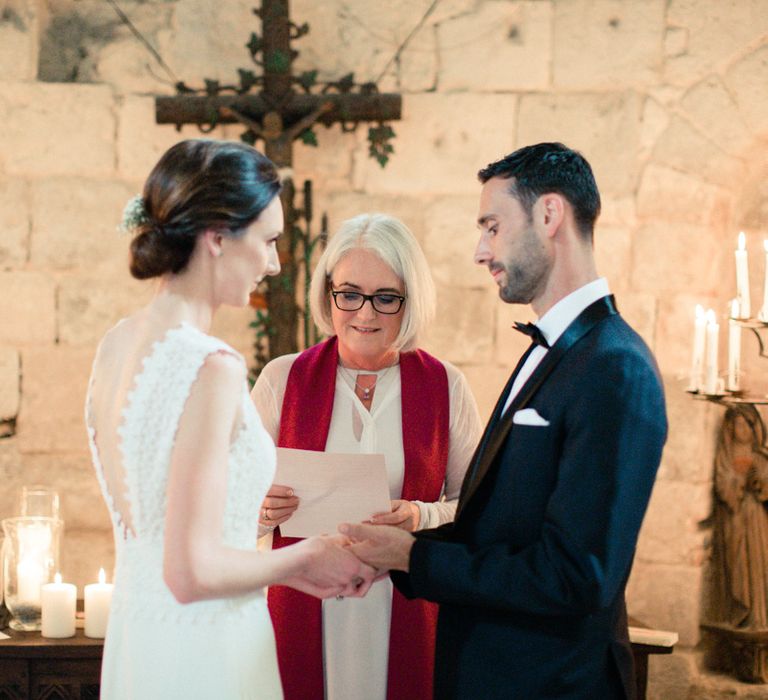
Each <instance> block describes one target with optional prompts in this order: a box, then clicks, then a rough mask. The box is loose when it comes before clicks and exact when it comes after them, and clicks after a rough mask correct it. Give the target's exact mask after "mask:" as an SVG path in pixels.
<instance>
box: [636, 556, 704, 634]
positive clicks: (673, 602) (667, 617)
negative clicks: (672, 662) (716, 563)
mask: <svg viewBox="0 0 768 700" xmlns="http://www.w3.org/2000/svg"><path fill="white" fill-rule="evenodd" d="M701 590H702V586H701V568H700V567H698V566H690V565H681V564H645V563H643V562H640V561H636V562H635V564H634V566H633V567H632V574H631V576H630V577H629V582H628V584H627V595H626V597H627V611H628V612H629V614H630V615H632V617H636V618H637V619H638V620H642V621H643V622H644V623H645V624H646V625H648V626H649V627H654V628H656V629H662V630H672V631H674V632H677V633H678V635H680V644H681V645H682V646H695V645H696V643H697V642H698V640H699V619H700V614H699V611H700V608H701V604H700V601H701Z"/></svg>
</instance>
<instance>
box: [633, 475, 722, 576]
mask: <svg viewBox="0 0 768 700" xmlns="http://www.w3.org/2000/svg"><path fill="white" fill-rule="evenodd" d="M711 495H712V488H711V485H710V484H708V483H704V484H701V483H699V484H689V483H684V482H681V481H657V482H656V485H655V486H654V489H653V495H652V496H651V502H650V503H649V505H648V511H647V512H646V514H645V519H644V520H643V527H642V529H641V531H640V539H639V540H638V543H637V554H636V557H637V561H638V562H642V563H643V564H671V565H683V566H701V565H702V564H703V562H704V558H705V551H704V546H705V539H706V534H705V533H704V532H703V531H701V530H700V529H699V523H700V522H701V521H702V520H705V519H706V518H707V517H708V516H709V514H710V511H711V507H712V501H711Z"/></svg>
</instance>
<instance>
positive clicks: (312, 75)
mask: <svg viewBox="0 0 768 700" xmlns="http://www.w3.org/2000/svg"><path fill="white" fill-rule="evenodd" d="M296 82H298V84H299V85H301V87H303V88H304V90H306V91H307V92H309V91H310V90H311V89H312V87H313V86H314V85H315V84H316V83H317V71H316V70H307V71H304V72H303V73H302V74H301V75H300V76H299V77H298V78H296Z"/></svg>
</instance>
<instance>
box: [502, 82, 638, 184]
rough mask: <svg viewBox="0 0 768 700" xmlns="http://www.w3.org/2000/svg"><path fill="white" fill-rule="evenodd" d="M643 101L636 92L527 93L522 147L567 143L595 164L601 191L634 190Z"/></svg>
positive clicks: (519, 142)
mask: <svg viewBox="0 0 768 700" xmlns="http://www.w3.org/2000/svg"><path fill="white" fill-rule="evenodd" d="M641 111H642V103H641V100H640V99H639V97H638V95H637V94H635V93H631V92H616V93H603V94H546V95H525V96H523V97H522V98H521V100H520V116H519V126H518V130H517V138H516V143H517V145H518V146H525V145H528V144H532V143H538V142H541V141H562V142H563V143H565V144H566V145H567V146H570V147H571V148H575V149H577V150H579V151H581V153H582V154H583V155H584V156H585V157H586V158H587V160H589V162H590V164H591V165H592V169H593V170H594V173H595V178H596V179H597V184H598V187H599V188H600V191H601V192H603V193H605V194H606V195H609V196H612V197H617V196H618V197H621V196H626V195H629V194H631V193H633V192H634V189H635V185H636V179H637V172H636V171H637V161H636V156H635V152H636V150H637V147H638V142H639V138H640V116H641Z"/></svg>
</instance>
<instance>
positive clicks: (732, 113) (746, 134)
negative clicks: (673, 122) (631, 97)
mask: <svg viewBox="0 0 768 700" xmlns="http://www.w3.org/2000/svg"><path fill="white" fill-rule="evenodd" d="M764 59H765V60H764V62H765V63H766V67H765V69H764V70H763V74H762V78H763V81H762V84H763V85H764V84H765V83H766V81H768V52H766V53H765V56H764ZM751 68H752V70H755V69H756V68H757V66H756V65H755V63H754V61H752V66H751ZM681 107H682V108H683V109H684V110H685V114H686V117H688V118H690V120H691V121H692V122H693V123H694V124H695V125H696V126H697V127H698V128H699V129H700V130H701V132H702V133H704V134H706V136H707V138H708V139H711V140H712V141H714V142H715V143H717V145H718V146H719V147H720V148H722V149H723V150H724V151H725V152H726V153H728V154H730V155H732V156H735V157H739V156H744V155H745V154H748V153H749V151H750V146H751V145H752V143H753V142H754V139H755V135H754V134H753V133H752V132H750V130H749V128H748V127H747V124H746V122H745V117H744V116H742V112H741V109H740V107H739V105H738V104H737V103H736V101H735V100H734V98H733V97H732V96H731V94H730V93H729V91H728V88H727V87H726V85H724V84H723V81H722V79H721V78H720V77H719V76H709V77H707V78H706V79H705V80H702V81H701V82H700V83H699V84H697V85H695V86H694V87H693V88H691V90H689V91H688V92H687V93H686V95H685V96H684V97H683V99H682V101H681ZM762 112H763V115H765V114H768V99H766V100H764V101H763V103H762ZM763 132H764V134H766V135H768V130H765V128H763Z"/></svg>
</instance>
